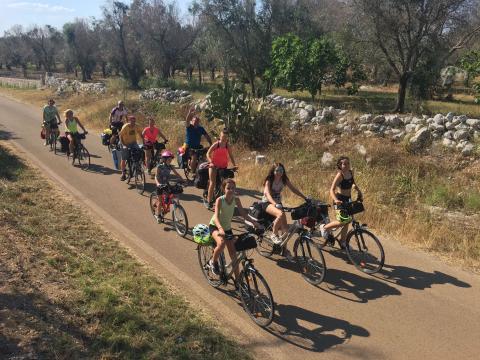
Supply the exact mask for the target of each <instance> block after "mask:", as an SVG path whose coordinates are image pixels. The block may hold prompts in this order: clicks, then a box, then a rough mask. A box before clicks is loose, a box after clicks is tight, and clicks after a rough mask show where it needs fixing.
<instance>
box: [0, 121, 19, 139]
mask: <svg viewBox="0 0 480 360" xmlns="http://www.w3.org/2000/svg"><path fill="white" fill-rule="evenodd" d="M0 127H4V126H3V125H2V124H0ZM12 139H13V140H15V139H20V138H19V137H16V136H15V135H14V133H13V132H11V131H8V130H0V140H12Z"/></svg>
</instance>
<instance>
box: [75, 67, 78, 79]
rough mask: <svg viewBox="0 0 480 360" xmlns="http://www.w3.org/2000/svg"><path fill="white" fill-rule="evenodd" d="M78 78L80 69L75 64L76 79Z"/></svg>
mask: <svg viewBox="0 0 480 360" xmlns="http://www.w3.org/2000/svg"><path fill="white" fill-rule="evenodd" d="M76 78H78V70H77V67H76V66H75V79H76Z"/></svg>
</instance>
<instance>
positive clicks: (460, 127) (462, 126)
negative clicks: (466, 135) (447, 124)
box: [455, 124, 470, 131]
mask: <svg viewBox="0 0 480 360" xmlns="http://www.w3.org/2000/svg"><path fill="white" fill-rule="evenodd" d="M455 129H456V130H466V131H470V126H468V125H467V124H459V125H457V126H455Z"/></svg>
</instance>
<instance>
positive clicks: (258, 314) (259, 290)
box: [197, 231, 275, 327]
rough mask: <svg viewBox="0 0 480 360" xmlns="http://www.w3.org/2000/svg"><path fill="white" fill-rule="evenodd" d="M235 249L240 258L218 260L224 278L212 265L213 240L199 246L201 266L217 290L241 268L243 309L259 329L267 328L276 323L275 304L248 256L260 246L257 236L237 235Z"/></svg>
mask: <svg viewBox="0 0 480 360" xmlns="http://www.w3.org/2000/svg"><path fill="white" fill-rule="evenodd" d="M235 237H236V238H237V240H236V242H235V249H236V251H237V258H236V259H235V260H233V261H231V262H230V263H229V264H227V263H226V260H225V255H224V253H223V252H222V253H221V254H220V257H219V259H218V264H219V267H220V274H219V275H215V274H214V273H213V269H212V268H211V267H210V265H209V264H208V263H209V261H210V259H211V258H212V256H213V250H214V249H215V242H214V241H213V238H212V237H211V236H210V242H209V243H206V244H199V245H198V246H197V253H198V262H199V264H200V268H201V270H202V273H203V275H204V276H205V278H206V279H207V282H208V283H209V284H210V285H211V286H213V287H214V288H218V287H220V286H222V285H227V284H228V282H229V280H230V279H232V278H233V276H232V275H233V273H234V269H235V268H236V267H237V266H239V265H241V271H240V275H239V278H238V279H237V292H238V295H239V297H240V300H241V302H242V306H243V309H244V310H245V312H246V313H247V314H248V315H249V316H250V318H251V319H252V320H253V321H254V322H255V323H256V324H257V325H259V326H262V327H266V326H268V325H270V323H271V322H272V321H273V317H274V313H275V303H274V301H273V295H272V292H271V291H270V287H269V286H268V283H267V281H266V280H265V278H264V277H263V276H262V274H261V273H260V272H259V271H258V270H257V269H256V268H255V266H254V265H253V259H251V258H249V257H248V256H247V250H250V249H253V248H254V247H256V246H257V243H256V240H255V235H254V234H252V233H251V232H250V231H248V232H246V233H243V234H240V235H236V236H235ZM227 241H232V236H228V235H227Z"/></svg>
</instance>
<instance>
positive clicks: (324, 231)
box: [320, 224, 328, 239]
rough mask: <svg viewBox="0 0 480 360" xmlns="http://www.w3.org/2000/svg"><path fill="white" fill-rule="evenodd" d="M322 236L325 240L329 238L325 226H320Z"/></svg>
mask: <svg viewBox="0 0 480 360" xmlns="http://www.w3.org/2000/svg"><path fill="white" fill-rule="evenodd" d="M320 234H322V237H323V238H324V239H326V238H327V236H328V233H327V231H326V230H325V224H322V225H320Z"/></svg>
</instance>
